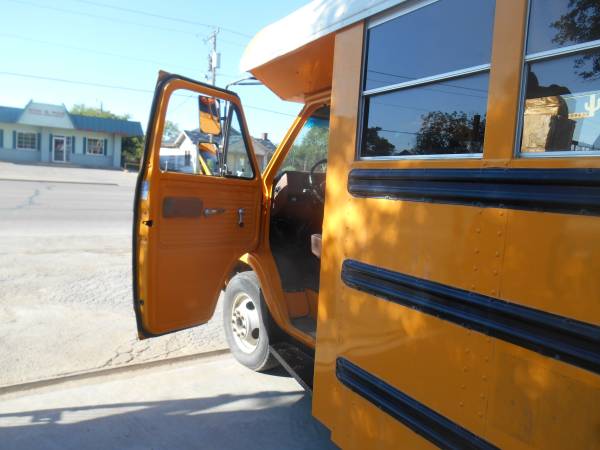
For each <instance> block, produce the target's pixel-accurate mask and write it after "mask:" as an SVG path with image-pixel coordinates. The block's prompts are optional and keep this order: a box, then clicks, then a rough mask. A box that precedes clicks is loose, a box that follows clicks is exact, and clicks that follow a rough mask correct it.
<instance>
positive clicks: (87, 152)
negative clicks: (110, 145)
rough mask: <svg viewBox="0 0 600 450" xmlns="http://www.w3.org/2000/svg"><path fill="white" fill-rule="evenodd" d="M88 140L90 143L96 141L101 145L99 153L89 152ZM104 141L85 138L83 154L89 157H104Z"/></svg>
mask: <svg viewBox="0 0 600 450" xmlns="http://www.w3.org/2000/svg"><path fill="white" fill-rule="evenodd" d="M90 140H92V141H98V142H100V143H101V144H102V145H101V152H100V153H92V152H90ZM104 150H105V149H104V139H101V138H95V137H87V138H86V143H85V154H86V155H91V156H104Z"/></svg>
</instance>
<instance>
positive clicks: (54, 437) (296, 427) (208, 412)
mask: <svg viewBox="0 0 600 450" xmlns="http://www.w3.org/2000/svg"><path fill="white" fill-rule="evenodd" d="M174 381H176V380H174ZM310 401H311V399H310V396H309V395H308V394H304V393H298V392H278V391H266V392H262V393H257V394H254V395H218V396H215V397H208V398H192V399H180V400H166V401H151V402H122V403H121V402H118V401H116V402H107V403H105V404H96V405H86V406H76V407H65V408H53V409H39V410H31V411H22V412H15V413H0V442H2V445H1V447H2V448H3V449H6V450H8V449H11V450H12V449H19V450H21V449H40V448H44V449H46V450H51V449H61V450H62V449H83V448H85V449H108V448H118V449H188V448H198V449H244V450H249V449H254V448H259V449H265V450H266V449H282V448H285V449H317V448H323V449H327V448H335V447H334V446H333V444H331V443H330V441H329V432H328V431H327V430H326V429H325V428H324V427H322V426H321V425H320V424H318V423H317V422H316V421H315V420H314V419H313V418H312V417H311V415H310Z"/></svg>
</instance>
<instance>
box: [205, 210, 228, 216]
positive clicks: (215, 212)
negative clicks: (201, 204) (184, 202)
mask: <svg viewBox="0 0 600 450" xmlns="http://www.w3.org/2000/svg"><path fill="white" fill-rule="evenodd" d="M224 212H225V208H204V215H205V216H206V217H210V216H216V215H217V214H223V213H224Z"/></svg>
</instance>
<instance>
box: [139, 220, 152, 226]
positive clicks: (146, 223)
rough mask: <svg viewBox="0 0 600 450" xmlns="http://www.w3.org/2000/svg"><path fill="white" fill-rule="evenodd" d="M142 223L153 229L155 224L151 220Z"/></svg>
mask: <svg viewBox="0 0 600 450" xmlns="http://www.w3.org/2000/svg"><path fill="white" fill-rule="evenodd" d="M142 223H143V224H144V225H146V226H147V227H151V226H152V223H153V222H152V221H151V220H142Z"/></svg>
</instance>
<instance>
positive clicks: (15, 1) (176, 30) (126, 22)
mask: <svg viewBox="0 0 600 450" xmlns="http://www.w3.org/2000/svg"><path fill="white" fill-rule="evenodd" d="M7 1H9V2H13V3H20V4H22V5H27V6H33V7H35V8H44V9H50V10H52V11H59V12H64V13H67V14H75V15H79V16H85V17H92V18H94V19H102V20H107V21H109V22H117V23H124V24H127V25H135V26H138V27H144V28H150V29H153V30H162V31H169V32H171V33H183V34H189V35H192V36H197V35H198V33H196V32H193V31H188V30H180V29H178V28H166V27H160V26H155V25H149V24H145V23H139V22H132V21H130V20H123V19H116V18H114V17H107V16H101V15H98V14H91V13H86V12H83V11H73V10H71V9H65V8H57V7H56V6H49V5H40V4H39V3H33V2H29V1H25V0H7Z"/></svg>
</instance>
